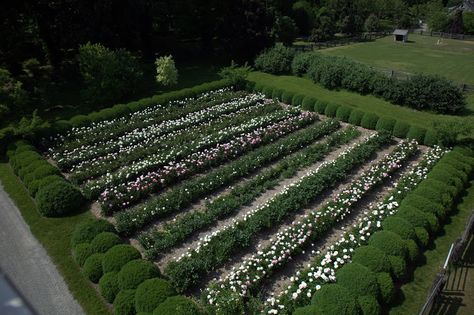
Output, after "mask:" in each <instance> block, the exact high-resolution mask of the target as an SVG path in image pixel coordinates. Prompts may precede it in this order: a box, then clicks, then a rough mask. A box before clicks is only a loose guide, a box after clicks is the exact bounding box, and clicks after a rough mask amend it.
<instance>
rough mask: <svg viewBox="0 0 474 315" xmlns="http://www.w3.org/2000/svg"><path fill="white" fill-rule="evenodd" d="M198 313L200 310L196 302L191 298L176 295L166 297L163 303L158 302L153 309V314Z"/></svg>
mask: <svg viewBox="0 0 474 315" xmlns="http://www.w3.org/2000/svg"><path fill="white" fill-rule="evenodd" d="M161 314H169V315H199V314H200V311H199V308H198V306H197V305H196V303H194V302H193V301H192V300H191V299H189V298H187V297H185V296H183V295H176V296H171V297H169V298H167V299H166V300H165V301H164V302H163V303H160V304H159V305H158V307H157V308H155V310H154V311H153V315H161Z"/></svg>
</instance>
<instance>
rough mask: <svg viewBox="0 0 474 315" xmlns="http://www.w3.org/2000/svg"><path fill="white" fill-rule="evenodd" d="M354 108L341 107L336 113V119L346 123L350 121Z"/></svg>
mask: <svg viewBox="0 0 474 315" xmlns="http://www.w3.org/2000/svg"><path fill="white" fill-rule="evenodd" d="M351 112H352V108H351V107H348V106H340V107H339V108H338V109H337V111H336V118H337V119H339V120H342V121H345V122H348V121H349V116H350V115H351Z"/></svg>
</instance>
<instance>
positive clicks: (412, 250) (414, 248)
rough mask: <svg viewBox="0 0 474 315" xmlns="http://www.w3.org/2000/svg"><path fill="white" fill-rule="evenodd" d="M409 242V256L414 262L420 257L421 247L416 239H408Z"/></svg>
mask: <svg viewBox="0 0 474 315" xmlns="http://www.w3.org/2000/svg"><path fill="white" fill-rule="evenodd" d="M406 242H407V249H408V258H409V259H410V261H411V262H414V261H416V260H417V259H418V256H419V255H420V249H419V248H418V245H416V242H415V241H414V240H406Z"/></svg>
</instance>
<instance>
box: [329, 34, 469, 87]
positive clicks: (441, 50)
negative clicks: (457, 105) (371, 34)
mask: <svg viewBox="0 0 474 315" xmlns="http://www.w3.org/2000/svg"><path fill="white" fill-rule="evenodd" d="M408 39H409V42H407V43H404V44H402V43H398V42H394V41H393V38H392V36H387V37H384V38H381V39H377V40H375V41H373V42H366V43H358V44H353V45H347V46H339V47H334V48H328V49H324V50H321V52H322V53H324V54H330V55H336V56H347V57H350V58H353V59H355V60H358V61H360V62H363V63H366V64H369V65H372V66H374V67H376V68H383V69H390V70H398V71H404V72H411V73H417V72H422V73H430V74H439V75H442V76H445V77H446V78H448V79H450V80H452V81H454V82H457V83H467V84H474V66H472V65H473V64H474V41H461V40H453V39H443V40H442V43H441V44H439V45H438V44H437V42H438V40H439V38H438V37H431V36H421V35H415V34H409V37H408ZM469 65H471V66H470V67H469Z"/></svg>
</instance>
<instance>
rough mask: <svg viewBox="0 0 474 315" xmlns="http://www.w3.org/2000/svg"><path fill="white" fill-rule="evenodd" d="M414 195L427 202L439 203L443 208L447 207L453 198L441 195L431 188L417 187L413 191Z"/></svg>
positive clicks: (445, 194)
mask: <svg viewBox="0 0 474 315" xmlns="http://www.w3.org/2000/svg"><path fill="white" fill-rule="evenodd" d="M413 193H414V194H415V195H418V196H422V197H424V198H426V199H428V200H431V201H433V202H436V203H440V204H442V205H443V206H445V207H446V206H448V205H450V203H451V202H452V201H453V198H452V197H451V196H449V194H448V193H443V192H442V191H439V190H437V189H435V188H431V187H418V188H417V189H415V190H414V191H413Z"/></svg>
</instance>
